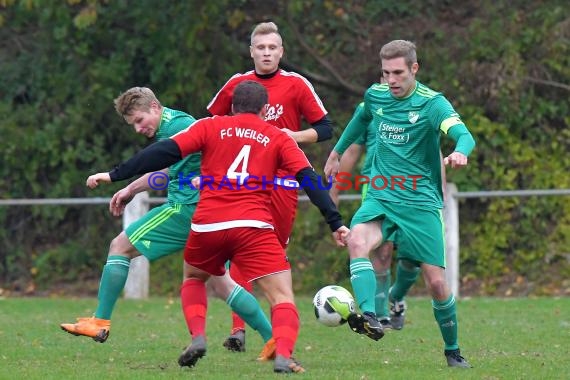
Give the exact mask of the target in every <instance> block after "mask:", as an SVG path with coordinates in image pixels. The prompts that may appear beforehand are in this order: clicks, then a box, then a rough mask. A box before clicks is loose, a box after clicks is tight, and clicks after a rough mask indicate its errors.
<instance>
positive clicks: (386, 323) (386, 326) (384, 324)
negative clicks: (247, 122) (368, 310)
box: [378, 317, 393, 330]
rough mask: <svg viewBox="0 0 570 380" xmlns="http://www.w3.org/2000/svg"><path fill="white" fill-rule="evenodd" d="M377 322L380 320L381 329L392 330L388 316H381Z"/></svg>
mask: <svg viewBox="0 0 570 380" xmlns="http://www.w3.org/2000/svg"><path fill="white" fill-rule="evenodd" d="M378 322H380V324H381V325H382V329H383V330H392V329H393V327H392V322H391V321H390V318H388V317H382V318H378Z"/></svg>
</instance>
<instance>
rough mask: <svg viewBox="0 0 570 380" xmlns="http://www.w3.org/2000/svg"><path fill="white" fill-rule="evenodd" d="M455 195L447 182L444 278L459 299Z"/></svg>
mask: <svg viewBox="0 0 570 380" xmlns="http://www.w3.org/2000/svg"><path fill="white" fill-rule="evenodd" d="M455 194H457V186H455V184H454V183H449V182H448V183H447V186H446V194H445V204H444V206H443V220H444V223H445V261H446V263H445V266H446V270H445V278H446V280H447V283H448V285H449V287H450V289H451V291H452V292H453V294H454V295H455V298H459V205H458V202H457V198H456V197H455Z"/></svg>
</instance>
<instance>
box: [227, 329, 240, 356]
mask: <svg viewBox="0 0 570 380" xmlns="http://www.w3.org/2000/svg"><path fill="white" fill-rule="evenodd" d="M223 345H224V347H225V348H227V349H228V351H233V352H245V330H242V329H239V330H237V331H236V332H234V333H233V334H232V335H230V336H229V337H228V338H227V339H226V340H225V341H224V343H223Z"/></svg>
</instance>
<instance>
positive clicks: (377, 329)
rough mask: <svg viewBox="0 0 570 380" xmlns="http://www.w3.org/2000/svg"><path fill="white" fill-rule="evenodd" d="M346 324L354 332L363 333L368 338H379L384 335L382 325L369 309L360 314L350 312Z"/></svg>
mask: <svg viewBox="0 0 570 380" xmlns="http://www.w3.org/2000/svg"><path fill="white" fill-rule="evenodd" d="M348 325H349V326H350V329H351V330H352V331H354V332H355V333H358V334H364V335H366V336H367V337H369V338H370V339H374V340H380V339H382V337H383V336H384V329H383V328H382V325H381V324H380V322H378V320H377V319H376V315H375V314H374V313H372V312H369V311H365V312H364V313H362V314H358V313H352V314H350V315H349V316H348Z"/></svg>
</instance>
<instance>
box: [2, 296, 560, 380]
mask: <svg viewBox="0 0 570 380" xmlns="http://www.w3.org/2000/svg"><path fill="white" fill-rule="evenodd" d="M297 303H298V306H299V311H300V314H301V321H302V322H301V323H302V325H301V332H300V336H299V340H298V343H297V348H296V353H295V356H296V357H297V359H299V360H300V361H301V362H302V363H303V365H304V367H305V368H306V369H307V372H306V373H305V374H302V375H291V376H297V377H300V378H304V379H343V380H344V379H355V380H372V379H388V378H389V379H438V380H442V379H485V380H490V379H569V378H570V374H569V373H570V362H569V360H570V359H569V358H570V299H569V298H558V299H554V298H537V299H522V298H521V299H491V298H474V299H464V300H461V301H460V302H459V304H458V310H459V333H460V344H461V348H462V352H463V354H464V356H465V357H466V358H467V359H468V360H469V361H470V362H471V364H472V365H473V366H474V368H473V369H469V370H461V369H452V368H447V367H446V364H445V359H444V357H443V354H442V350H443V348H442V341H441V337H440V335H439V332H438V330H437V327H436V325H435V322H434V319H433V315H432V311H431V306H430V302H429V300H428V299H426V298H410V299H409V300H408V305H409V311H408V317H407V321H406V322H407V324H406V327H405V328H404V330H402V331H389V332H387V334H386V336H385V337H384V338H383V339H382V340H380V341H378V342H374V341H372V340H370V339H368V338H365V337H363V336H361V335H357V334H354V333H353V332H351V331H350V330H349V328H348V327H346V326H340V327H336V328H331V327H325V326H322V325H320V324H318V323H317V322H316V321H315V319H314V316H313V315H312V306H311V300H310V299H309V298H307V297H298V299H297ZM95 306H96V301H95V300H94V299H76V300H71V299H48V298H21V299H18V298H8V299H0V379H26V380H28V379H29V380H31V379H44V380H47V379H137V380H142V379H228V380H229V379H254V378H255V379H272V378H277V377H279V376H286V375H278V374H274V373H273V372H272V365H271V364H269V363H257V362H256V361H255V357H256V354H257V353H258V352H259V350H260V349H261V347H262V341H261V339H260V338H259V336H258V335H257V334H256V333H254V332H253V331H251V330H250V331H249V332H248V335H247V349H248V350H247V352H245V353H231V352H228V351H226V350H225V349H224V348H223V347H222V345H221V343H222V341H223V339H224V338H225V336H226V334H227V332H228V329H229V325H230V317H229V314H228V309H227V307H226V306H225V304H224V303H222V302H221V301H218V300H214V299H211V300H210V306H209V307H210V310H209V313H208V343H209V350H208V354H207V356H206V357H204V358H203V359H202V360H200V361H199V362H198V364H197V366H196V367H195V368H192V369H189V368H180V367H179V366H178V364H177V363H176V360H177V358H178V355H179V353H180V352H181V350H182V349H183V348H184V347H185V346H186V345H187V344H188V343H189V336H188V333H187V331H186V326H185V324H184V322H183V317H182V313H181V311H180V304H179V301H178V300H172V299H166V298H153V299H150V300H147V301H132V300H129V301H127V300H120V301H119V303H118V306H117V308H116V309H115V313H114V315H113V317H114V320H113V328H112V330H111V331H112V333H111V336H110V338H109V340H107V342H106V343H104V344H100V343H96V342H94V341H92V340H91V339H88V338H84V337H75V336H73V335H70V334H67V333H65V332H63V331H62V330H60V329H59V323H61V322H71V321H73V320H74V318H75V317H76V316H89V315H91V314H92V312H93V310H94V307H95ZM265 306H266V305H265Z"/></svg>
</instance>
